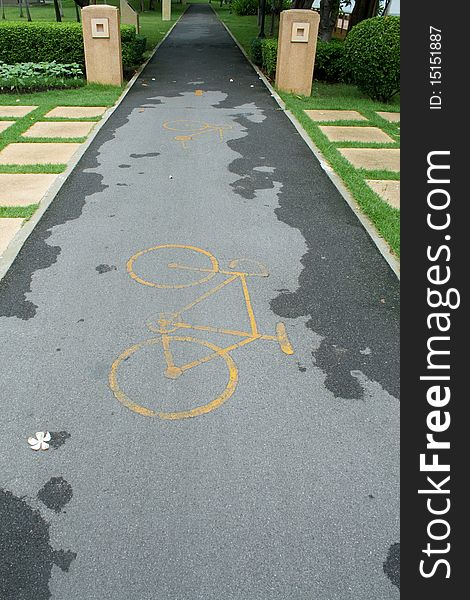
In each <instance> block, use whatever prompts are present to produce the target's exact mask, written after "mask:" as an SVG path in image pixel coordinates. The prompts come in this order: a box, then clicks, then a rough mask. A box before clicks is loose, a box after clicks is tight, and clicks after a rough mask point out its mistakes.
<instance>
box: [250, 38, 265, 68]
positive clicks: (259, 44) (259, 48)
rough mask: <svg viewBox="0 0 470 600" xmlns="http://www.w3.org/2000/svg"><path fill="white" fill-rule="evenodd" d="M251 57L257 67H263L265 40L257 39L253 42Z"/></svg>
mask: <svg viewBox="0 0 470 600" xmlns="http://www.w3.org/2000/svg"><path fill="white" fill-rule="evenodd" d="M250 55H251V60H252V61H253V62H254V63H255V65H257V66H258V67H261V66H262V64H263V40H262V39H261V38H257V37H256V38H255V39H254V40H253V41H252V42H251V48H250Z"/></svg>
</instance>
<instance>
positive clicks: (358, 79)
mask: <svg viewBox="0 0 470 600" xmlns="http://www.w3.org/2000/svg"><path fill="white" fill-rule="evenodd" d="M344 51H345V60H346V64H347V66H348V69H349V70H350V72H351V74H352V77H353V80H354V82H355V83H356V85H357V87H358V88H359V89H360V90H361V91H362V92H364V93H365V94H367V95H368V96H369V97H370V98H372V99H373V100H380V101H382V102H388V101H389V100H390V99H391V98H392V97H393V96H394V95H395V94H396V93H397V92H398V91H399V90H400V17H389V16H387V17H374V18H373V19H367V20H365V21H361V22H360V23H359V24H358V25H356V26H355V27H353V28H352V29H351V31H350V32H349V34H348V36H347V37H346V41H345V45H344Z"/></svg>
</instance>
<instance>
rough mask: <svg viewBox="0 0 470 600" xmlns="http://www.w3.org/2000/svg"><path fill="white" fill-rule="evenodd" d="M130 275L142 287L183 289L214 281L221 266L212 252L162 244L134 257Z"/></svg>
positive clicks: (129, 266)
mask: <svg viewBox="0 0 470 600" xmlns="http://www.w3.org/2000/svg"><path fill="white" fill-rule="evenodd" d="M127 272H128V273H129V275H130V276H131V277H132V279H134V280H135V281H137V282H138V283H141V284H142V285H147V286H150V287H155V288H163V289H181V288H187V287H191V286H193V285H199V284H201V283H205V282H206V281H209V280H210V279H212V278H213V277H214V276H215V275H216V274H217V273H218V272H219V263H218V261H217V259H216V258H215V256H213V255H212V254H211V253H210V252H208V251H207V250H203V249H202V248H197V247H196V246H186V245H184V244H162V245H160V246H153V247H152V248H147V249H146V250H141V251H140V252H137V253H136V254H134V256H131V258H130V259H129V260H128V261H127Z"/></svg>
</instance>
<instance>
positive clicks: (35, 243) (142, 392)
mask: <svg viewBox="0 0 470 600" xmlns="http://www.w3.org/2000/svg"><path fill="white" fill-rule="evenodd" d="M199 90H200V91H199ZM168 245H170V246H171V245H173V246H171V247H170V248H168V247H167V248H164V249H159V250H154V251H150V252H147V253H144V254H141V255H140V256H139V257H137V258H136V259H135V261H134V262H133V263H132V266H133V272H134V273H135V275H136V277H139V278H140V279H141V280H143V281H144V282H157V283H158V284H162V283H163V284H164V285H168V284H174V285H177V286H180V287H176V288H174V287H173V288H168V287H155V286H150V285H141V284H139V281H138V279H133V278H131V277H130V276H129V273H128V272H127V270H126V264H127V263H128V261H129V259H130V257H132V256H134V255H135V254H136V253H138V252H140V251H143V250H146V249H149V248H152V247H155V246H168ZM174 245H178V246H190V247H192V248H194V247H197V248H200V249H202V250H204V251H206V252H210V253H211V254H212V255H213V256H215V257H216V258H217V259H218V261H219V266H220V269H221V270H225V271H233V270H237V269H239V271H240V272H242V271H243V272H258V273H262V274H263V275H265V274H266V273H265V272H264V271H261V270H260V269H261V267H260V266H259V264H258V263H263V264H264V265H266V268H267V271H268V272H269V276H268V277H255V276H247V277H246V282H247V288H248V289H249V294H250V298H251V302H252V308H253V315H254V318H255V319H256V323H257V327H258V328H259V331H260V334H265V335H266V336H274V335H275V331H276V325H277V323H279V322H282V323H284V324H285V327H286V331H287V335H288V337H289V339H290V342H291V343H292V347H293V349H294V353H293V354H291V355H287V354H284V353H282V352H281V351H280V345H279V344H278V343H277V342H276V341H273V340H269V339H267V338H266V339H261V338H260V339H256V341H253V342H250V343H247V344H246V345H243V346H240V347H238V348H236V349H234V350H233V351H231V352H230V353H229V354H228V357H227V354H223V353H222V354H223V355H221V354H220V353H219V354H217V356H216V357H215V358H214V359H213V360H207V361H205V362H202V363H201V364H198V365H197V366H195V367H194V368H188V369H187V370H186V371H184V372H183V374H182V375H181V376H180V377H177V378H175V379H169V378H168V377H165V376H164V371H165V367H166V365H165V358H164V353H163V348H162V342H161V337H159V335H158V333H152V332H151V331H149V329H148V327H147V324H148V323H149V322H150V324H151V326H152V327H153V328H154V329H155V327H156V323H157V321H158V319H159V316H158V315H160V314H161V313H165V315H166V316H167V317H166V318H167V319H168V322H169V325H167V331H168V330H171V331H170V335H171V334H173V336H174V337H175V338H176V339H175V340H174V341H173V346H172V349H173V350H172V352H173V358H174V362H175V364H176V365H183V364H186V365H189V364H191V362H192V361H195V362H196V361H199V360H201V359H203V358H204V357H207V356H208V352H209V355H210V354H211V352H212V350H213V348H214V345H216V346H218V347H219V348H220V347H227V346H228V345H230V344H232V343H233V344H234V343H237V342H239V341H240V340H241V339H244V338H243V336H239V337H238V338H237V337H236V336H235V335H232V334H230V335H227V334H224V333H222V332H221V331H220V330H221V329H225V330H227V329H228V330H236V331H249V329H250V320H249V318H248V316H249V315H248V313H247V308H246V294H245V295H244V293H243V287H242V285H241V281H242V280H241V278H238V279H236V280H235V281H234V282H233V283H231V284H230V285H226V286H223V287H221V288H220V291H219V292H218V293H216V294H213V295H211V296H208V297H207V299H206V300H205V301H204V302H200V303H199V304H197V305H195V306H194V307H193V308H192V309H191V310H188V312H187V313H185V314H184V322H185V323H190V324H191V325H193V326H195V327H199V329H194V327H193V328H192V329H188V328H186V329H184V328H183V327H178V328H176V327H174V325H173V324H174V323H175V322H176V321H178V322H180V321H181V319H182V316H181V314H180V315H179V316H178V318H176V317H175V316H174V315H173V316H171V315H170V313H175V312H176V311H177V310H178V309H181V307H183V306H184V305H187V304H189V303H191V302H194V300H195V299H196V298H197V297H199V296H200V295H201V294H204V293H206V292H208V291H209V290H210V289H211V288H213V287H214V286H215V285H218V284H220V283H221V282H223V281H224V280H226V279H227V277H229V276H228V275H224V274H223V273H214V272H213V271H214V269H213V267H211V262H210V258H209V256H208V255H207V254H204V253H201V252H198V251H194V250H191V249H189V250H188V249H187V250H183V249H181V248H180V247H177V248H175V247H174ZM233 259H243V261H240V262H239V263H231V261H232V260H233ZM175 264H179V265H181V266H185V267H187V268H186V269H182V268H176V267H175V266H174V265H175ZM235 264H237V265H238V266H234V265H235ZM168 265H173V266H172V267H171V266H170V267H168ZM212 265H213V263H212ZM198 269H199V270H198ZM201 269H202V270H201ZM204 269H206V270H204ZM211 269H212V272H211ZM207 273H209V277H211V279H210V280H208V281H205V282H202V283H199V284H198V285H192V286H189V283H194V281H195V280H200V279H202V278H203V277H206V276H207V275H206V274H207ZM181 286H184V287H181ZM398 303H399V286H398V282H397V280H396V278H395V276H394V274H393V273H392V272H391V270H390V268H389V267H388V265H387V264H386V262H385V261H384V259H383V258H382V256H381V255H380V254H379V252H378V250H377V249H376V247H375V246H374V244H373V243H372V241H371V240H370V238H369V237H368V235H367V234H366V232H365V231H364V229H363V228H362V226H361V224H360V223H359V222H358V221H357V219H356V217H355V216H354V214H353V213H352V212H351V210H350V209H349V207H348V206H347V205H346V203H345V202H344V200H343V199H342V197H341V196H340V194H339V193H338V191H337V190H336V188H335V187H334V186H333V184H332V183H331V182H330V180H329V179H328V177H327V176H326V175H325V173H324V172H323V171H322V170H321V168H320V166H319V164H318V162H317V160H316V159H315V157H314V156H313V155H312V154H311V152H310V150H309V149H308V148H307V146H306V145H305V143H304V142H303V141H302V139H301V138H300V136H299V135H298V133H297V132H296V130H295V129H294V127H293V126H292V124H291V123H290V121H289V120H288V119H287V118H286V116H285V115H284V114H283V112H282V111H281V110H279V108H278V106H277V104H276V103H275V102H274V100H273V98H271V96H270V93H269V92H268V91H267V89H266V88H265V86H264V85H263V83H262V82H261V81H260V80H259V78H258V76H257V75H256V73H255V72H254V71H253V70H252V68H251V67H250V66H249V64H248V63H247V62H246V60H245V59H244V57H243V56H242V54H241V53H240V51H239V50H238V48H237V47H236V45H235V44H234V43H233V41H232V40H231V39H230V37H229V36H228V34H227V33H226V32H225V30H224V29H223V27H222V25H221V24H220V23H219V22H218V20H217V18H216V17H215V16H214V15H213V13H212V11H211V10H210V8H209V7H208V6H206V5H201V6H197V5H192V6H191V7H190V8H189V10H188V12H187V13H186V15H185V16H184V17H183V18H182V20H181V21H180V23H179V24H178V25H177V26H176V28H175V29H174V30H173V32H172V34H171V35H170V36H169V38H167V40H166V41H165V43H164V44H163V45H162V46H161V47H160V49H159V50H158V52H157V53H156V55H155V56H154V58H153V59H152V61H151V62H150V63H149V65H148V66H147V67H146V69H145V70H144V72H143V73H142V75H141V76H140V78H139V79H138V80H137V82H136V84H135V85H134V86H133V88H132V89H131V90H130V92H129V94H128V95H127V96H126V98H125V99H124V101H123V102H122V104H121V105H120V106H119V107H118V108H117V110H116V111H115V112H114V113H113V115H112V116H111V118H110V119H109V121H108V122H107V123H106V124H105V125H104V127H103V128H102V129H101V130H100V132H99V134H98V135H97V137H96V138H95V139H94V141H93V142H92V144H91V146H90V148H89V149H88V150H87V152H86V153H85V155H84V156H83V158H82V159H81V161H80V163H79V164H78V166H77V168H76V169H75V171H74V172H73V173H72V175H71V176H70V178H69V179H68V180H67V182H66V183H65V185H64V186H63V188H62V189H61V190H60V192H59V194H58V196H57V197H56V199H55V200H54V202H53V203H52V205H51V206H50V208H49V209H48V211H47V212H46V214H45V215H44V217H43V218H42V220H41V221H40V222H39V224H38V226H37V227H36V229H35V230H34V232H33V234H32V235H31V236H30V238H29V239H28V240H27V242H26V244H25V245H24V247H23V249H22V250H21V252H20V254H19V255H18V257H17V259H16V261H15V263H14V264H13V266H12V268H11V270H10V271H9V273H8V274H7V276H6V277H5V279H4V280H3V281H2V282H1V283H0V331H1V340H2V344H1V346H0V365H1V369H2V376H1V384H2V393H1V397H2V417H3V428H2V451H1V480H0V488H1V490H0V530H1V536H0V557H1V558H0V598H1V600H23V599H26V598H28V599H29V598H31V597H34V598H36V600H45V599H48V598H52V599H53V600H71V599H73V598H76V599H77V600H82V599H83V600H85V599H86V600H107V599H110V600H124V599H125V600H131V599H132V600H134V599H135V600H156V599H158V600H220V599H223V600H268V599H269V600H300V599H302V600H389V599H393V600H396V599H397V598H398V597H399V590H398V587H399V543H398V542H399V538H398V536H399V480H398V477H399V455H398V452H399V402H398V389H399V388H398V386H399V371H398V358H399V357H398V352H399V345H398V333H399V322H398ZM169 315H170V316H169ZM207 326H211V327H213V328H218V331H210V330H208V329H207V328H206V329H203V328H204V327H207ZM187 337H190V338H191V340H190V341H187V340H186V341H184V340H185V339H186V338H187ZM178 338H179V339H178ZM183 338H184V339H183ZM148 340H155V341H154V342H152V341H150V342H149V341H148ZM194 340H196V341H194ZM208 348H212V350H209V351H208ZM126 349H130V350H129V351H128V353H127V354H126V353H125V351H126ZM123 353H124V354H123ZM230 356H231V358H232V360H233V361H234V362H233V363H231V362H230V358H229V357H230ZM119 357H120V358H119ZM116 361H117V362H116ZM113 364H114V365H115V367H116V373H117V375H116V377H117V380H118V382H119V389H120V390H121V391H122V392H124V394H125V398H126V399H127V401H129V402H134V403H135V405H137V406H138V407H141V408H142V407H143V408H144V410H146V411H153V412H160V413H165V414H168V413H172V412H173V413H174V412H177V413H179V414H181V412H183V411H191V410H193V409H195V408H196V407H198V406H207V405H208V404H210V403H211V402H212V401H214V400H215V399H217V398H219V399H220V398H222V396H223V394H224V390H228V389H229V387H230V385H231V384H230V381H232V380H233V377H234V376H233V373H234V370H235V372H236V374H237V377H238V382H237V384H236V387H234V383H233V381H232V384H233V385H232V388H231V390H230V392H231V393H230V394H229V395H228V396H227V397H226V398H224V399H225V402H224V403H222V402H219V403H218V404H220V405H218V406H214V407H213V408H214V410H211V411H210V412H207V413H206V414H202V415H201V416H197V417H195V418H188V419H178V420H167V419H161V418H159V417H158V415H157V416H154V417H152V416H145V415H142V414H139V412H138V411H137V412H136V411H134V410H130V409H129V408H128V407H127V406H125V405H124V404H123V400H122V396H121V398H120V399H121V402H120V401H119V397H118V396H119V394H118V393H116V394H114V393H113V391H112V390H111V389H110V383H109V376H110V372H112V365H113ZM116 365H117V366H116ZM234 365H235V366H234ZM227 369H228V371H227ZM227 382H229V383H227ZM226 386H227V387H226ZM114 391H115V392H116V389H115V390H114ZM227 394H228V393H227ZM129 402H128V403H129ZM124 403H125V401H124ZM45 430H48V431H50V432H52V442H51V448H50V450H48V451H47V452H33V451H31V449H30V448H29V446H28V444H27V441H26V440H27V438H28V437H29V436H30V435H34V433H35V432H36V431H45Z"/></svg>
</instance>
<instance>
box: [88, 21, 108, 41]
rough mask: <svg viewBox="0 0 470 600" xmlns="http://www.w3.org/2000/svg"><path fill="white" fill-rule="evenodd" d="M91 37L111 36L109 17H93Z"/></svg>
mask: <svg viewBox="0 0 470 600" xmlns="http://www.w3.org/2000/svg"><path fill="white" fill-rule="evenodd" d="M91 37H92V38H109V19H91Z"/></svg>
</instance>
